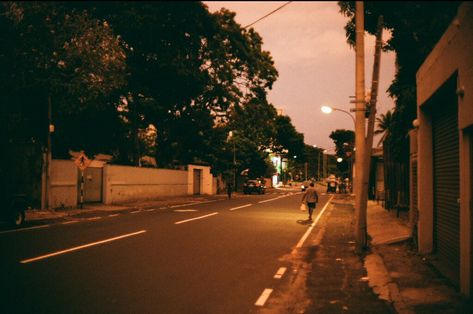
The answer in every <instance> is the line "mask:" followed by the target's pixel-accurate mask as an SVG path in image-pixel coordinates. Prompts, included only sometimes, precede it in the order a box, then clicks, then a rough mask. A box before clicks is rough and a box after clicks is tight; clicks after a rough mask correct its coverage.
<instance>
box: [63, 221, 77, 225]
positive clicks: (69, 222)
mask: <svg viewBox="0 0 473 314" xmlns="http://www.w3.org/2000/svg"><path fill="white" fill-rule="evenodd" d="M76 222H79V220H71V221H66V222H63V223H62V224H63V225H70V224H75V223H76Z"/></svg>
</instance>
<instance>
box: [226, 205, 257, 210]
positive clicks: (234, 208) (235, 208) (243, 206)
mask: <svg viewBox="0 0 473 314" xmlns="http://www.w3.org/2000/svg"><path fill="white" fill-rule="evenodd" d="M251 205H253V204H246V205H242V206H238V207H233V208H230V209H229V210H237V209H240V208H245V207H249V206H251Z"/></svg>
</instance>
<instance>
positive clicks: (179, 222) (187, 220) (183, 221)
mask: <svg viewBox="0 0 473 314" xmlns="http://www.w3.org/2000/svg"><path fill="white" fill-rule="evenodd" d="M217 214H218V212H215V213H211V214H208V215H204V216H199V217H195V218H191V219H186V220H181V221H178V222H175V223H174V224H175V225H179V224H183V223H185V222H189V221H193V220H197V219H203V218H206V217H210V216H213V215H217Z"/></svg>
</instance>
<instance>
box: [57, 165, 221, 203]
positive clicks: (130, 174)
mask: <svg viewBox="0 0 473 314" xmlns="http://www.w3.org/2000/svg"><path fill="white" fill-rule="evenodd" d="M187 168H188V170H171V169H157V168H141V167H131V166H118V165H105V166H104V167H103V182H102V183H103V184H102V202H103V203H104V204H120V203H127V202H133V201H143V200H153V199H159V198H160V197H168V196H183V195H192V194H193V193H194V186H193V184H194V177H193V175H194V169H199V170H201V182H200V194H208V195H212V194H215V191H214V189H213V186H214V184H213V183H214V182H213V181H214V180H213V176H212V174H211V173H210V167H208V166H197V165H188V167H187ZM78 173H79V171H78V169H77V167H76V165H75V164H74V162H73V161H71V160H58V159H55V160H53V161H52V163H51V207H52V208H58V207H65V208H70V207H77V204H78V197H79V195H78V193H79V186H78V184H79V177H78V176H79V174H78Z"/></svg>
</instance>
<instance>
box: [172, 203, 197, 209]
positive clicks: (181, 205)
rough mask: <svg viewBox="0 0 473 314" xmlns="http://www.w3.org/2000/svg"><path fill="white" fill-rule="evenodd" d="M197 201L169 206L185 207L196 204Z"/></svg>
mask: <svg viewBox="0 0 473 314" xmlns="http://www.w3.org/2000/svg"><path fill="white" fill-rule="evenodd" d="M195 204H196V203H188V204H180V205H172V206H169V208H176V207H183V206H191V205H195Z"/></svg>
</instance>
